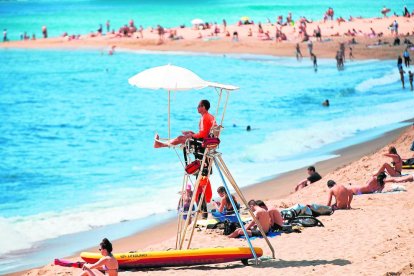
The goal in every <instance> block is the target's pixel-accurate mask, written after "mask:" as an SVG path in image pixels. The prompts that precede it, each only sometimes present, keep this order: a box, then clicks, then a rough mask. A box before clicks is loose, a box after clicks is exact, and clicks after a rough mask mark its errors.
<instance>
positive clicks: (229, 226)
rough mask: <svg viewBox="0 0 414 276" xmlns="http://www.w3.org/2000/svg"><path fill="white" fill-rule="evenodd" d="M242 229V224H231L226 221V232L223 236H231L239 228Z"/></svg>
mask: <svg viewBox="0 0 414 276" xmlns="http://www.w3.org/2000/svg"><path fill="white" fill-rule="evenodd" d="M239 227H240V224H239V223H238V222H230V221H229V220H228V219H226V220H225V221H224V231H223V235H226V236H227V235H230V234H231V233H233V232H234V231H236V229H237V228H239Z"/></svg>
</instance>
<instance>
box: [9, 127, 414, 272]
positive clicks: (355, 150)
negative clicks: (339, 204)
mask: <svg viewBox="0 0 414 276" xmlns="http://www.w3.org/2000/svg"><path fill="white" fill-rule="evenodd" d="M413 140H414V129H413V128H412V127H407V128H403V129H399V130H396V131H393V132H390V133H387V134H385V135H384V136H382V137H380V138H378V139H375V140H373V141H369V142H366V143H362V144H359V145H356V146H353V147H350V148H347V149H345V150H343V151H341V152H338V154H339V155H340V157H338V158H335V159H333V160H327V161H323V162H320V163H317V164H316V167H317V169H318V171H319V172H320V173H321V174H322V176H323V178H322V180H320V181H318V182H316V183H314V184H313V185H311V186H308V187H306V188H305V189H302V190H300V191H299V192H297V193H292V190H293V188H294V186H295V183H296V182H297V181H299V180H300V179H302V178H303V176H304V174H305V170H304V169H301V170H296V171H293V172H289V173H287V174H285V175H282V176H280V177H278V178H275V179H273V180H270V181H267V182H265V183H259V184H256V185H254V186H251V187H248V188H246V189H244V193H245V195H246V197H247V198H255V199H259V198H261V199H263V200H265V201H266V202H267V203H268V205H274V206H276V207H278V208H279V209H282V208H286V207H288V206H292V205H294V204H295V203H304V204H310V203H320V204H326V201H327V191H328V188H327V187H326V182H327V180H329V179H334V180H335V181H336V182H337V183H341V184H344V185H348V183H352V184H353V185H357V184H359V185H361V184H363V183H365V182H366V180H367V179H368V178H369V177H370V176H371V175H372V174H373V173H374V172H375V171H376V170H377V169H378V167H379V165H380V164H382V163H383V162H386V161H389V160H388V158H386V157H384V156H383V153H385V152H387V149H388V146H389V145H394V146H396V148H397V150H398V152H399V153H400V154H401V156H402V157H403V158H407V157H412V156H413V154H412V152H410V150H409V148H410V146H411V143H412V141H413ZM404 173H412V171H410V170H404ZM412 185H413V183H412V182H409V183H403V184H402V186H404V187H405V188H406V189H407V191H406V192H398V193H380V194H367V195H358V196H354V200H353V202H352V209H351V210H338V211H336V212H335V213H334V214H333V215H331V216H323V217H320V220H321V221H322V222H323V223H324V225H325V227H313V228H306V229H303V230H302V232H301V233H291V234H282V235H281V236H278V237H274V238H271V239H270V241H271V243H272V245H273V246H274V248H275V251H276V259H271V258H270V256H271V251H270V250H269V249H268V247H267V246H266V244H265V242H264V239H256V240H254V241H253V245H254V246H259V247H262V248H263V250H264V256H265V257H266V258H264V259H263V261H262V262H261V263H260V264H259V265H251V266H243V265H242V264H241V263H238V262H235V263H225V264H217V265H202V266H193V267H177V268H162V269H144V270H136V271H124V272H121V275H122V274H138V275H139V274H143V273H151V274H154V275H167V274H177V275H193V274H197V275H209V274H211V273H212V272H213V273H220V274H224V273H225V274H230V275H236V274H237V275H250V274H252V273H253V274H255V275H256V274H257V275H269V274H274V273H277V274H283V275H298V274H299V275H320V274H322V275H326V274H331V275H343V274H346V275H411V274H412V273H414V267H413V263H414V260H413V257H412V256H413V252H414V246H413V245H412V242H411V240H412V235H413V232H414V220H413V219H412V217H411V212H412V211H413V209H414V204H413V202H412V197H413V194H414V191H413V189H412ZM387 187H390V184H387ZM175 229H176V224H175V222H173V221H172V222H170V223H168V224H165V225H163V226H159V227H157V228H156V229H151V230H148V231H145V232H142V233H137V234H136V235H134V236H131V237H127V238H124V239H120V240H117V241H114V247H115V250H116V251H118V252H119V251H129V250H131V249H134V250H142V251H149V250H167V249H169V248H173V247H174V244H175ZM206 245H208V246H214V245H217V246H219V245H220V246H245V245H246V242H245V241H244V240H242V239H229V238H227V237H226V236H224V235H222V234H221V233H220V231H218V230H202V231H198V232H196V234H195V236H194V239H193V243H192V247H193V248H202V247H206ZM89 250H91V251H96V248H91V249H89ZM72 258H73V260H80V258H79V257H72ZM76 273H77V272H76V270H75V269H73V268H63V267H59V266H54V265H47V266H45V267H42V268H39V269H33V270H30V271H26V272H21V273H15V275H68V274H76Z"/></svg>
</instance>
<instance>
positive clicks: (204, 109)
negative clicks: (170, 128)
mask: <svg viewBox="0 0 414 276" xmlns="http://www.w3.org/2000/svg"><path fill="white" fill-rule="evenodd" d="M209 109H210V102H209V101H208V100H201V101H200V103H199V104H198V106H197V111H198V113H200V114H201V119H200V123H199V125H198V126H199V132H198V133H194V132H192V131H182V134H183V135H180V136H178V137H177V138H174V139H172V140H171V141H170V142H169V143H167V144H163V143H161V142H159V135H158V134H156V135H155V142H154V148H162V147H168V146H171V145H179V144H184V143H185V141H187V139H190V138H195V139H204V138H207V137H208V134H209V133H210V129H211V128H212V127H213V126H215V125H216V119H215V118H214V116H213V115H211V114H210V113H208V110H209Z"/></svg>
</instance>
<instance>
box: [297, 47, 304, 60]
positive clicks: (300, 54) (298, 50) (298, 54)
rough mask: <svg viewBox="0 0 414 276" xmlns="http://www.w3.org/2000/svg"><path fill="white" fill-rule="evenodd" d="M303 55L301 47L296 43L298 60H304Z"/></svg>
mask: <svg viewBox="0 0 414 276" xmlns="http://www.w3.org/2000/svg"><path fill="white" fill-rule="evenodd" d="M302 57H303V56H302V53H301V52H300V46H299V43H296V59H297V60H300V59H302Z"/></svg>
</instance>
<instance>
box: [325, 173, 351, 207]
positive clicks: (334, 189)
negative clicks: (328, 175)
mask: <svg viewBox="0 0 414 276" xmlns="http://www.w3.org/2000/svg"><path fill="white" fill-rule="evenodd" d="M327 186H328V188H329V196H328V204H326V205H328V206H331V207H332V209H333V210H337V209H351V202H352V198H353V196H354V194H353V192H352V190H350V189H347V188H345V186H344V185H341V184H336V182H335V181H333V180H328V183H327ZM332 197H334V198H335V201H336V202H335V203H334V204H332V205H331V203H332Z"/></svg>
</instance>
